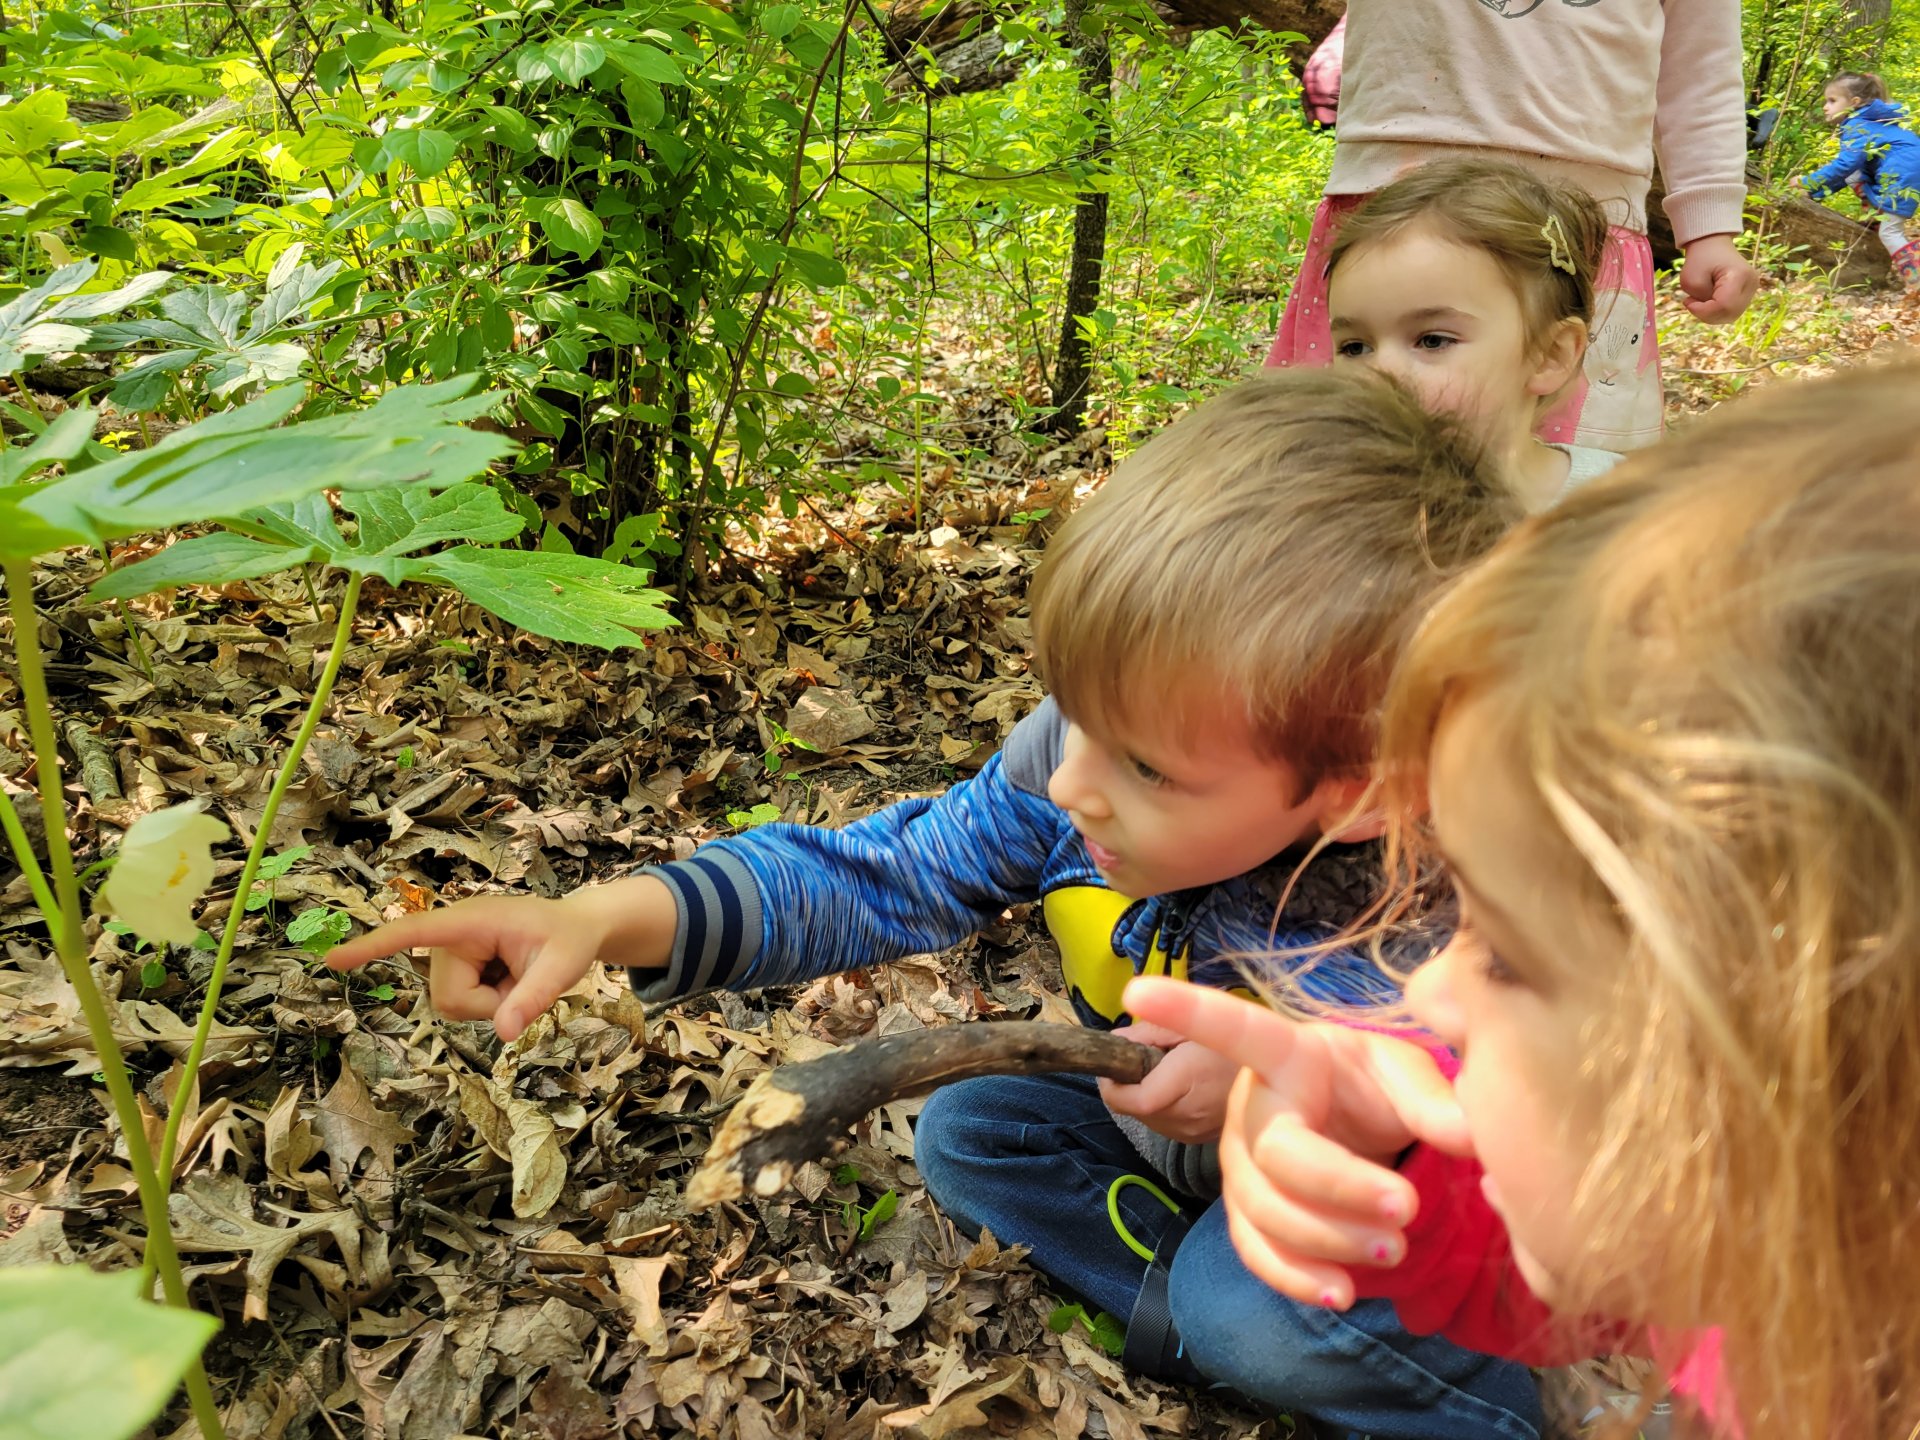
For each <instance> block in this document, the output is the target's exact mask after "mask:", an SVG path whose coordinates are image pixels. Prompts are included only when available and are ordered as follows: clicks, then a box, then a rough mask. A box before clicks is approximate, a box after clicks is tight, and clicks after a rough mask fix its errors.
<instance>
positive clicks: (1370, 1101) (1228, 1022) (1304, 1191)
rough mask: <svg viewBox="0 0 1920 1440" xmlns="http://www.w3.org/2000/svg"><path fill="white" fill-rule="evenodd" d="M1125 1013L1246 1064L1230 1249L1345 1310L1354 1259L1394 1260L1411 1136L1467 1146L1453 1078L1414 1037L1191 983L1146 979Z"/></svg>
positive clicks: (1234, 1118)
mask: <svg viewBox="0 0 1920 1440" xmlns="http://www.w3.org/2000/svg"><path fill="white" fill-rule="evenodd" d="M1124 1003H1125V1004H1126V1008H1127V1012H1128V1013H1129V1014H1130V1015H1132V1016H1133V1017H1134V1018H1135V1019H1136V1020H1139V1021H1146V1022H1149V1023H1151V1024H1155V1025H1163V1026H1165V1027H1167V1028H1168V1029H1170V1030H1176V1031H1178V1032H1180V1033H1181V1034H1183V1035H1185V1036H1187V1037H1188V1039H1189V1040H1191V1041H1193V1042H1195V1043H1198V1044H1201V1045H1204V1046H1206V1047H1207V1048H1208V1049H1210V1050H1213V1051H1215V1052H1216V1053H1218V1054H1220V1055H1222V1056H1224V1057H1226V1058H1228V1059H1230V1060H1233V1061H1235V1062H1236V1063H1238V1064H1239V1065H1241V1066H1242V1067H1243V1068H1242V1070H1241V1073H1240V1077H1239V1079H1238V1081H1236V1082H1235V1085H1234V1089H1233V1093H1232V1095H1231V1097H1230V1098H1229V1100H1228V1102H1227V1113H1226V1124H1225V1128H1224V1129H1223V1130H1222V1132H1221V1136H1220V1171H1221V1193H1222V1196H1223V1198H1224V1199H1225V1201H1226V1205H1227V1223H1228V1229H1229V1231H1230V1232H1231V1234H1232V1236H1233V1242H1234V1248H1235V1249H1236V1250H1237V1251H1238V1252H1239V1254H1240V1258H1241V1260H1242V1261H1243V1262H1244V1263H1245V1264H1246V1266H1247V1268H1248V1269H1249V1270H1251V1271H1253V1273H1254V1274H1256V1275H1258V1276H1259V1277H1260V1278H1261V1279H1262V1280H1264V1281H1265V1282H1266V1283H1267V1284H1269V1285H1271V1286H1272V1287H1273V1288H1274V1289H1276V1290H1278V1291H1280V1292H1281V1293H1282V1294H1283V1295H1286V1296H1288V1297H1289V1298H1291V1299H1294V1300H1297V1301H1299V1302H1301V1303H1302V1304H1307V1305H1322V1306H1328V1307H1331V1308H1333V1309H1339V1310H1344V1309H1345V1308H1347V1306H1349V1305H1351V1304H1352V1303H1353V1298H1354V1286H1353V1278H1352V1274H1351V1269H1350V1267H1353V1266H1392V1265H1397V1264H1399V1263H1400V1261H1401V1260H1402V1259H1403V1258H1404V1257H1405V1254H1406V1237H1405V1230H1406V1227H1407V1225H1408V1224H1409V1223H1410V1222H1411V1221H1412V1219H1413V1217H1414V1213H1415V1210H1416V1209H1417V1207H1418V1197H1417V1195H1416V1192H1415V1190H1414V1187H1413V1185H1412V1183H1411V1182H1410V1181H1408V1180H1407V1179H1406V1178H1405V1177H1403V1176H1402V1175H1400V1174H1399V1173H1398V1172H1397V1171H1396V1170H1395V1169H1394V1168H1393V1165H1394V1162H1395V1160H1396V1159H1397V1158H1398V1157H1399V1156H1400V1155H1401V1153H1402V1152H1403V1151H1405V1150H1406V1149H1407V1147H1408V1146H1410V1145H1413V1144H1415V1143H1422V1142H1424V1143H1426V1144H1431V1145H1435V1146H1438V1147H1439V1148H1441V1149H1443V1150H1447V1151H1449V1152H1452V1153H1455V1154H1466V1153H1469V1152H1470V1149H1471V1142H1470V1141H1469V1139H1468V1136H1467V1129H1466V1122H1465V1119H1464V1117H1463V1116H1462V1115H1461V1113H1460V1109H1459V1106H1458V1105H1457V1104H1456V1103H1455V1101H1454V1099H1453V1090H1452V1086H1451V1085H1449V1084H1448V1082H1447V1080H1446V1078H1445V1077H1444V1076H1442V1075H1441V1073H1440V1070H1439V1067H1438V1066H1437V1065H1435V1063H1434V1061H1433V1058H1432V1056H1430V1055H1429V1054H1428V1053H1427V1052H1426V1051H1425V1050H1423V1049H1422V1048H1421V1047H1420V1046H1418V1045H1415V1044H1413V1043H1411V1042H1409V1041H1405V1040H1401V1039H1398V1038H1396V1037H1394V1036H1391V1035H1383V1034H1379V1033H1376V1032H1373V1031H1368V1030H1357V1029H1354V1028H1351V1027H1349V1026H1345V1025H1334V1024H1326V1023H1302V1022H1300V1021H1296V1020H1290V1019H1287V1018H1286V1017H1285V1016H1282V1015H1278V1014H1275V1013H1274V1012H1273V1011H1271V1010H1269V1009H1267V1008H1266V1007H1265V1006H1263V1005H1257V1004H1255V1003H1253V1002H1252V1001H1248V1000H1243V999H1240V998H1238V997H1236V996H1233V995H1229V994H1226V993H1225V992H1223V991H1219V990H1214V989H1210V988H1208V987H1206V986H1202V985H1193V984H1189V983H1187V982H1185V981H1178V980H1165V979H1159V978H1151V977H1149V978H1141V979H1136V980H1134V981H1132V982H1130V983H1129V984H1128V986H1127V991H1126V996H1125V1002H1124Z"/></svg>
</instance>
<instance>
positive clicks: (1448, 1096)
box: [1368, 1042, 1473, 1155]
mask: <svg viewBox="0 0 1920 1440" xmlns="http://www.w3.org/2000/svg"><path fill="white" fill-rule="evenodd" d="M1368 1069H1369V1072H1370V1073H1371V1075H1372V1077H1373V1081H1374V1083H1375V1084H1376V1085H1377V1086H1378V1087H1379V1089H1380V1093H1381V1094H1382V1095H1383V1096H1384V1097H1385V1099H1386V1102H1387V1104H1388V1105H1389V1106H1391V1107H1392V1109H1393V1112H1394V1113H1395V1114H1396V1115H1397V1116H1398V1117H1399V1118H1400V1120H1401V1121H1402V1122H1403V1123H1404V1124H1405V1125H1406V1127H1407V1129H1408V1130H1409V1131H1410V1132H1412V1134H1413V1135H1414V1136H1415V1137H1417V1138H1418V1139H1420V1140H1423V1141H1425V1142H1426V1143H1427V1144H1429V1145H1432V1146H1435V1147H1436V1148H1438V1149H1441V1150H1444V1151H1446V1152H1447V1153H1448V1154H1450V1155H1471V1154H1473V1135H1472V1132H1471V1131H1469V1130H1468V1128H1467V1115H1466V1111H1464V1110H1462V1109H1461V1108H1460V1097H1459V1095H1458V1094H1457V1093H1456V1092H1455V1091H1454V1088H1453V1082H1452V1081H1451V1080H1449V1079H1447V1078H1446V1076H1444V1075H1442V1074H1441V1073H1440V1067H1439V1065H1437V1064H1436V1063H1435V1062H1434V1058H1433V1056H1432V1055H1430V1054H1428V1053H1427V1052H1426V1051H1425V1050H1423V1049H1421V1048H1420V1047H1419V1046H1418V1045H1413V1044H1401V1043H1398V1042H1395V1043H1379V1044H1374V1045H1372V1046H1371V1047H1370V1051H1369V1065H1368Z"/></svg>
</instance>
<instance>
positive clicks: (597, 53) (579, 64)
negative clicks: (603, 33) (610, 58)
mask: <svg viewBox="0 0 1920 1440" xmlns="http://www.w3.org/2000/svg"><path fill="white" fill-rule="evenodd" d="M606 61H607V52H606V51H605V50H603V49H601V48H600V47H599V46H598V45H596V44H594V42H593V41H591V40H555V41H553V42H552V43H550V44H549V45H548V46H547V68H548V69H549V70H551V71H552V72H553V73H554V74H556V75H559V76H562V77H564V78H565V79H566V80H568V81H569V82H571V83H572V84H575V85H578V84H579V83H580V82H581V81H582V80H584V79H586V78H587V76H589V75H591V74H593V72H594V71H596V70H598V69H599V68H600V67H601V66H602V65H604V64H606Z"/></svg>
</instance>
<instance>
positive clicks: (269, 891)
mask: <svg viewBox="0 0 1920 1440" xmlns="http://www.w3.org/2000/svg"><path fill="white" fill-rule="evenodd" d="M312 853H313V847H312V846H311V845H296V846H294V847H293V848H292V849H291V850H282V851H281V852H280V853H279V854H278V855H265V856H262V857H261V860H260V868H259V870H258V871H256V872H255V874H254V877H253V889H251V890H250V891H248V892H247V909H248V910H249V911H252V910H264V909H266V908H267V906H269V905H271V904H272V903H273V882H274V881H276V880H278V879H279V878H280V877H281V876H282V875H284V874H286V873H287V872H288V871H289V870H291V869H292V868H293V867H294V866H296V865H298V864H299V863H300V862H301V861H302V860H304V859H306V858H307V856H309V855H311V854H312Z"/></svg>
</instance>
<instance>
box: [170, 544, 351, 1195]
mask: <svg viewBox="0 0 1920 1440" xmlns="http://www.w3.org/2000/svg"><path fill="white" fill-rule="evenodd" d="M359 603H360V576H358V575H352V576H349V577H348V579H347V592H346V594H345V595H343V596H341V597H340V617H339V623H338V624H336V625H335V626H334V630H333V649H332V650H331V651H330V652H329V653H328V655H327V663H326V668H325V669H323V670H322V671H321V672H320V683H319V684H318V685H316V686H315V687H314V691H313V700H312V702H311V703H310V704H309V705H308V706H307V714H306V718H305V719H304V720H302V721H301V722H300V730H299V733H298V734H296V735H295V736H294V737H293V744H292V745H291V746H289V747H288V749H287V758H286V759H285V760H284V761H282V762H281V765H280V773H279V774H278V775H276V776H274V777H273V789H272V790H270V791H268V792H267V806H266V809H265V810H263V811H261V812H260V826H259V828H258V829H257V830H255V831H254V833H253V844H252V845H251V846H250V847H249V848H248V850H247V863H246V865H245V866H244V867H242V869H241V871H240V883H239V888H238V889H236V890H235V891H234V896H233V908H232V909H231V910H229V911H228V912H227V926H226V929H225V930H223V931H222V932H221V934H220V948H219V950H218V951H216V952H215V954H214V957H213V973H212V974H211V975H210V976H208V977H207V998H206V999H205V1000H204V1001H202V1002H201V1004H200V1022H199V1024H197V1025H196V1026H195V1027H194V1031H193V1044H192V1045H191V1046H190V1047H188V1050H187V1058H186V1060H185V1061H184V1062H182V1065H181V1070H180V1081H179V1083H178V1084H177V1085H176V1086H175V1087H174V1091H173V1095H174V1103H173V1105H171V1106H170V1107H168V1111H167V1128H166V1131H165V1133H164V1134H163V1136H162V1137H161V1141H160V1177H161V1182H162V1184H166V1183H169V1182H170V1181H171V1179H172V1176H173V1156H174V1150H175V1148H176V1147H177V1146H178V1145H179V1143H180V1125H181V1122H182V1121H183V1120H184V1119H185V1118H186V1103H185V1102H186V1098H187V1096H188V1095H190V1094H192V1093H193V1082H194V1079H195V1077H196V1076H197V1075H198V1074H199V1073H200V1057H201V1056H202V1055H203V1054H205V1053H206V1049H207V1037H208V1036H209V1035H210V1034H212V1032H213V1014H214V1011H215V1010H216V1009H217V1008H218V1007H219V1004H220V988H221V986H222V985H223V984H225V982H226V978H227V963H228V961H230V960H232V959H233V946H234V942H235V941H236V940H238V939H239V938H240V923H241V921H243V920H244V919H246V914H247V897H248V896H249V895H251V894H252V893H253V882H254V879H255V877H256V876H258V875H259V873H260V862H261V860H262V859H264V858H265V857H266V852H267V845H268V843H269V837H270V836H271V835H272V834H273V820H274V816H276V815H278V814H279V813H280V802H281V800H282V799H284V798H285V797H286V793H287V788H288V787H289V786H290V785H292V784H293V777H294V776H295V775H297V774H298V773H299V771H300V757H301V756H302V755H303V754H305V753H306V749H307V742H308V741H309V740H311V739H313V732H314V731H315V730H317V729H319V728H320V717H321V715H322V714H323V713H325V711H326V708H327V700H328V698H329V697H330V696H331V695H332V694H333V686H334V682H335V681H336V680H338V679H339V678H340V662H341V661H342V660H343V659H345V658H346V654H347V645H348V644H349V643H350V642H351V641H352V639H353V612H354V609H355V608H356V607H357V606H358V605H359Z"/></svg>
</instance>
